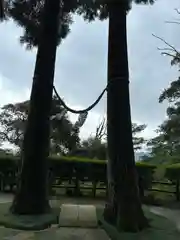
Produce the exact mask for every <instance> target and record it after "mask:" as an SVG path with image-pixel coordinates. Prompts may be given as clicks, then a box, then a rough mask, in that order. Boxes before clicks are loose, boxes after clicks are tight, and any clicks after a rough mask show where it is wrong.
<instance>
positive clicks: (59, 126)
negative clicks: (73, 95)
mask: <svg viewBox="0 0 180 240" xmlns="http://www.w3.org/2000/svg"><path fill="white" fill-rule="evenodd" d="M28 112H29V100H28V101H24V102H21V103H15V104H7V105H5V106H3V107H2V109H1V113H0V126H1V129H2V130H1V132H0V141H1V142H4V141H7V142H9V143H11V144H13V145H14V146H16V147H17V148H18V149H20V148H21V147H22V142H23V134H24V130H25V127H26V121H27V116H28ZM63 112H64V113H63ZM61 113H63V115H62V117H61V119H59V118H58V117H56V116H58V115H59V114H61ZM80 120H81V118H79V119H78V121H77V122H76V123H75V124H72V123H71V122H70V120H69V119H68V115H67V111H66V110H65V109H63V107H62V106H60V105H59V102H58V100H57V99H56V98H54V99H53V102H52V111H51V135H50V139H51V150H50V152H51V153H56V154H57V153H66V152H67V151H71V150H72V149H73V148H76V146H77V145H78V144H79V142H80V138H79V128H80V127H79V126H78V122H79V121H80Z"/></svg>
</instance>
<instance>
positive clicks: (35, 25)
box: [6, 0, 155, 49]
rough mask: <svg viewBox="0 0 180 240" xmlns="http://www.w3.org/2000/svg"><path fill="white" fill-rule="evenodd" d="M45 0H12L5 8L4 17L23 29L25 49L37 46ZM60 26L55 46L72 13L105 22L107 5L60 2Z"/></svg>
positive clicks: (67, 29)
mask: <svg viewBox="0 0 180 240" xmlns="http://www.w3.org/2000/svg"><path fill="white" fill-rule="evenodd" d="M134 2H135V3H137V4H153V3H154V2H155V0H134ZM44 3H45V0H42V1H39V0H33V1H32V0H26V1H19V0H14V1H12V3H11V4H8V6H7V7H6V16H8V17H10V18H12V19H13V20H14V21H15V22H16V23H17V24H18V25H19V26H21V27H23V29H24V33H23V35H22V36H21V37H20V42H21V43H22V44H25V45H26V47H27V49H31V48H32V47H34V46H36V47H37V46H38V44H39V37H40V33H41V18H42V14H43V9H44ZM126 4H127V10H129V9H130V8H131V1H127V2H126ZM60 8H61V15H60V16H59V23H60V24H61V27H60V31H59V35H58V37H57V45H59V44H60V43H61V40H62V39H65V38H66V36H67V35H68V33H69V32H70V26H71V24H72V23H73V20H72V16H73V14H74V13H76V14H78V15H80V16H82V17H83V18H84V20H85V21H88V22H91V21H94V20H95V19H99V20H101V21H102V20H105V19H107V18H108V4H107V3H106V1H93V0H89V1H84V0H80V1H79V0H78V1H77V0H71V1H65V0H60Z"/></svg>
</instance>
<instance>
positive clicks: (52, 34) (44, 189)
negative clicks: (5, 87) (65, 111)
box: [10, 0, 60, 215]
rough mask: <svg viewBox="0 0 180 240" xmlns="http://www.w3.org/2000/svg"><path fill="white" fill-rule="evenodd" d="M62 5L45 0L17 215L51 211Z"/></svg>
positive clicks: (14, 208) (56, 0)
mask: <svg viewBox="0 0 180 240" xmlns="http://www.w3.org/2000/svg"><path fill="white" fill-rule="evenodd" d="M59 4H60V3H59V0H53V1H51V0H46V1H45V6H44V15H43V18H42V32H41V39H40V43H39V47H38V52H37V57H36V65H35V71H34V78H33V86H32V91H31V98H30V111H29V115H28V120H27V127H26V131H25V134H24V141H23V149H22V166H21V173H20V181H19V185H18V190H17V193H16V195H15V198H14V201H13V204H12V206H11V208H10V210H11V212H12V213H14V214H32V215H33V214H43V213H46V212H47V211H49V210H50V206H49V201H48V183H47V173H48V171H47V170H48V168H47V157H48V155H49V134H50V122H49V116H50V111H51V105H52V92H53V80H54V69H55V59H56V47H57V35H58V29H59V11H60V5H59Z"/></svg>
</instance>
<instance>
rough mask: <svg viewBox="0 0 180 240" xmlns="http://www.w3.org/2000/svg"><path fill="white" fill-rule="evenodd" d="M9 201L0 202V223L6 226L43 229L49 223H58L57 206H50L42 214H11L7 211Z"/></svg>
mask: <svg viewBox="0 0 180 240" xmlns="http://www.w3.org/2000/svg"><path fill="white" fill-rule="evenodd" d="M10 206H11V203H1V204H0V225H1V226H4V227H6V228H13V229H19V230H37V231H38V230H44V229H46V228H48V227H50V226H51V224H58V218H59V212H60V207H59V208H57V207H56V208H54V207H52V210H51V212H50V213H48V214H43V215H34V216H30V215H21V216H18V215H13V214H11V213H10V212H9V207H10Z"/></svg>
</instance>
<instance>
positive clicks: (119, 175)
mask: <svg viewBox="0 0 180 240" xmlns="http://www.w3.org/2000/svg"><path fill="white" fill-rule="evenodd" d="M108 6H109V46H108V84H109V86H108V93H107V133H108V134H107V137H108V156H109V161H108V164H109V171H110V172H109V177H110V181H109V187H110V188H109V190H110V194H111V195H110V197H111V202H110V204H107V206H109V207H106V208H105V212H104V217H105V219H106V220H108V216H111V217H112V219H113V221H114V222H115V223H116V226H117V228H118V229H123V230H124V231H133V232H136V231H139V230H141V229H143V228H144V227H147V226H148V221H147V219H146V218H145V216H144V214H143V211H142V208H141V201H140V197H139V189H138V179H137V173H136V167H135V158H134V150H133V141H132V123H131V111H130V97H129V69H128V54H127V33H126V14H127V9H128V8H127V6H126V5H125V4H124V3H123V4H122V3H114V4H113V3H111V4H108ZM112 193H113V194H112ZM112 215H113V216H112ZM112 219H109V221H112Z"/></svg>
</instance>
